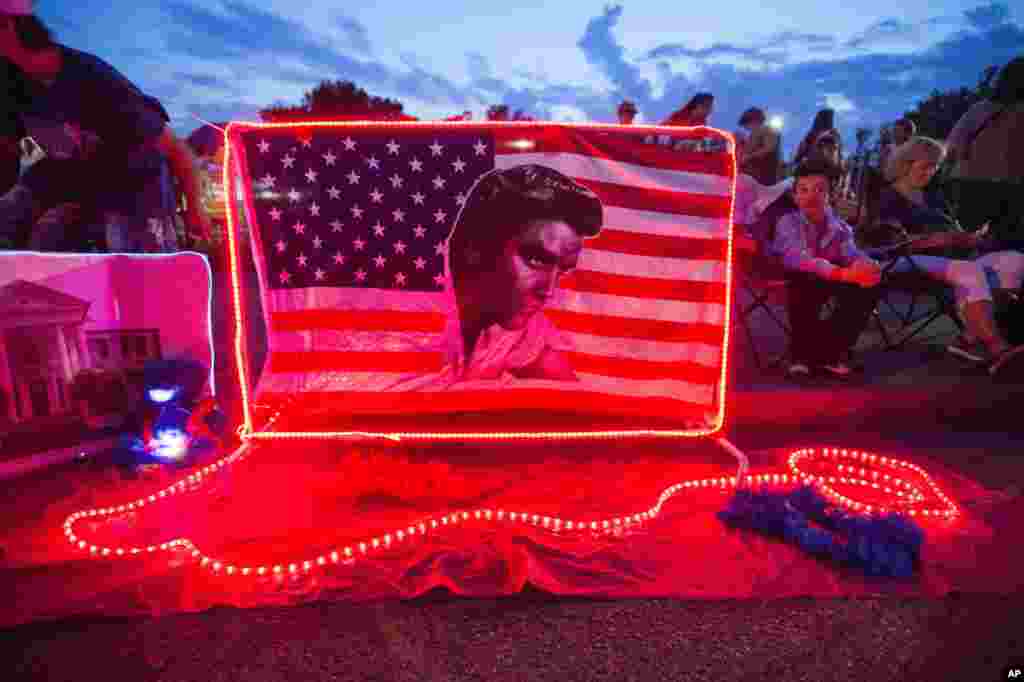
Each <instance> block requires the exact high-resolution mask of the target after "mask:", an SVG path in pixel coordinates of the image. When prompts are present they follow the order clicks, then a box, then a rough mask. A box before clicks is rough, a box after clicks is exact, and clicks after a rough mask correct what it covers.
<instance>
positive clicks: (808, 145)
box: [793, 109, 843, 166]
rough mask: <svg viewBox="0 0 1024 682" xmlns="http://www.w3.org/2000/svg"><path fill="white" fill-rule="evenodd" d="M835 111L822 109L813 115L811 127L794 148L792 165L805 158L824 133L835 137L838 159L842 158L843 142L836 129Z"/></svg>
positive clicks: (798, 163)
mask: <svg viewBox="0 0 1024 682" xmlns="http://www.w3.org/2000/svg"><path fill="white" fill-rule="evenodd" d="M835 118H836V112H835V111H834V110H832V109H822V110H821V111H819V112H818V113H817V114H815V116H814V122H813V123H812V124H811V129H810V130H809V131H808V132H807V135H805V136H804V139H803V140H802V141H801V142H800V146H799V147H797V149H796V156H794V157H793V165H794V166H798V165H800V164H801V163H802V162H803V161H804V160H806V158H807V157H808V156H809V155H810V154H811V152H813V151H814V148H815V147H816V146H817V145H818V140H819V139H820V138H821V137H822V136H824V135H833V136H835V138H836V144H837V146H838V147H839V160H840V162H841V161H842V158H843V142H842V137H840V135H839V131H838V130H836V122H835Z"/></svg>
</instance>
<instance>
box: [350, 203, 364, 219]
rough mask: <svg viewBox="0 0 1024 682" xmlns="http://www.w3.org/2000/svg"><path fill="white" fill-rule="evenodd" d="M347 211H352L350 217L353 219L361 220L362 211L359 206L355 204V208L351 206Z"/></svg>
mask: <svg viewBox="0 0 1024 682" xmlns="http://www.w3.org/2000/svg"><path fill="white" fill-rule="evenodd" d="M349 210H350V211H352V217H353V218H362V217H363V209H361V208H359V204H356V205H355V206H353V207H352V208H350V209H349Z"/></svg>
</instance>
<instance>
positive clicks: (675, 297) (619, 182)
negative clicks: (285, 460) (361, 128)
mask: <svg viewBox="0 0 1024 682" xmlns="http://www.w3.org/2000/svg"><path fill="white" fill-rule="evenodd" d="M349 132H350V131H343V132H342V134H348V133H349ZM524 138H525V139H527V140H528V142H527V143H525V144H524V143H523V139H524ZM496 144H497V150H496V151H497V154H496V166H497V167H498V168H509V167H513V166H517V165H521V164H525V163H538V164H543V165H545V166H549V167H552V168H554V169H556V170H559V171H560V172H562V173H564V174H566V175H568V176H570V177H572V178H574V179H575V180H577V181H578V182H580V183H581V184H584V185H586V186H588V187H590V188H591V189H593V190H594V191H595V192H597V194H598V195H599V196H600V197H601V199H602V202H603V203H604V206H605V214H604V217H605V220H604V225H603V227H602V230H601V233H600V234H599V235H598V236H597V237H595V238H593V239H588V240H586V242H585V243H584V251H583V253H582V254H581V257H580V261H579V266H578V268H577V270H576V271H575V272H574V273H572V274H571V275H568V276H566V277H565V278H563V280H562V281H561V282H560V288H561V291H560V292H559V293H560V295H559V296H557V297H556V300H555V301H554V302H552V303H551V304H550V305H549V306H548V308H547V309H546V311H545V314H546V315H547V316H548V317H549V318H550V319H551V320H552V322H554V323H555V325H556V326H557V327H558V328H559V329H560V330H562V331H564V332H566V333H567V334H568V335H569V336H570V337H571V338H572V340H573V342H574V343H575V348H576V351H575V352H574V353H572V354H571V355H570V361H571V363H572V365H573V367H574V369H575V370H576V373H577V375H578V377H579V378H580V382H578V383H576V382H559V381H536V380H529V381H527V380H517V381H515V382H513V383H511V384H503V385H502V386H501V387H500V388H498V389H497V390H495V389H494V388H493V387H492V388H491V389H490V391H488V388H487V386H486V385H483V384H479V383H478V384H465V385H458V386H456V387H454V388H452V389H449V390H447V391H445V395H444V397H440V396H438V395H437V394H433V396H432V397H430V398H429V399H426V398H424V397H422V396H412V395H411V394H410V396H409V402H408V406H409V407H410V409H421V410H422V409H427V410H444V409H457V408H458V407H459V406H460V405H461V406H462V408H463V409H465V408H467V407H470V408H471V407H480V406H481V405H486V406H506V407H508V406H519V407H544V406H548V407H551V406H556V407H557V406H559V405H562V406H565V405H577V406H582V405H590V406H597V407H600V404H602V403H603V404H604V407H605V408H607V409H610V410H612V411H617V410H621V409H625V408H626V406H628V407H629V411H634V412H643V411H644V410H645V407H644V405H645V404H646V406H647V407H649V408H651V410H652V411H653V412H655V413H661V412H665V413H669V414H672V415H675V414H679V413H680V412H681V411H682V412H688V413H689V414H691V415H699V416H704V417H708V418H709V419H710V417H711V416H712V415H713V414H714V412H716V411H717V410H716V403H717V396H718V388H719V387H718V383H719V381H720V379H721V364H722V361H723V354H722V348H723V344H724V342H725V321H726V305H727V298H726V297H727V286H726V285H727V282H726V278H727V266H726V265H727V264H726V258H727V255H726V254H727V243H728V231H729V211H730V205H731V192H732V182H733V180H732V162H731V159H729V158H728V156H727V155H726V154H716V155H711V154H700V153H687V152H679V151H672V150H666V149H664V148H662V147H659V146H657V145H642V144H633V143H629V142H626V141H624V140H622V139H619V138H616V137H613V136H611V135H608V134H605V133H601V132H598V131H595V130H586V129H579V128H570V127H562V126H551V127H548V128H542V129H531V130H529V131H516V130H510V129H501V128H499V129H498V130H497V140H496ZM446 301H447V298H446V294H444V293H442V292H438V293H430V292H409V291H405V292H403V291H382V290H359V289H353V290H345V289H333V288H309V289H304V290H271V291H269V292H266V293H265V296H264V303H265V305H266V306H267V310H268V311H269V318H270V324H271V329H270V330H269V349H270V354H269V361H268V365H267V367H266V370H265V371H264V373H263V375H262V377H261V379H260V384H259V390H258V393H259V394H261V395H262V396H264V397H267V396H273V395H278V394H293V393H294V392H296V391H311V392H315V393H317V394H318V395H320V396H321V397H326V396H327V395H328V394H330V395H334V396H335V397H338V398H339V399H342V400H350V399H351V398H352V397H353V396H352V394H353V393H357V394H362V395H360V396H358V397H357V400H356V401H355V402H351V401H350V402H349V403H348V404H349V406H350V407H351V408H352V409H354V410H359V409H366V410H368V411H387V410H388V409H390V410H396V409H400V406H403V405H405V404H406V403H405V398H406V396H403V397H402V398H401V399H400V400H398V399H396V395H395V394H394V393H392V394H390V395H386V396H384V397H382V396H381V394H380V391H384V390H386V389H387V387H388V386H390V385H392V384H394V383H395V382H396V381H397V380H399V379H401V378H403V377H408V376H409V375H410V373H412V374H416V373H422V374H429V373H431V372H435V371H437V370H439V369H440V367H441V366H442V364H443V356H442V354H441V353H440V352H439V350H438V347H439V342H440V337H441V333H442V331H443V328H444V323H445V319H446V315H447V313H448V310H447V306H448V305H450V304H449V303H447V302H446ZM637 398H645V399H647V400H646V401H637V400H636V399H637ZM538 402H539V403H540V404H538ZM687 408H689V409H688V410H687Z"/></svg>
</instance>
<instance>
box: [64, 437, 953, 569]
mask: <svg viewBox="0 0 1024 682" xmlns="http://www.w3.org/2000/svg"><path fill="white" fill-rule="evenodd" d="M251 447H252V445H251V443H249V442H246V443H244V444H243V445H242V446H241V447H239V448H238V449H237V450H235V451H234V452H232V453H231V454H229V455H227V456H226V457H224V458H222V459H220V460H217V461H216V462H213V463H212V464H209V465H207V466H205V467H203V468H202V469H200V470H199V471H197V472H195V473H192V474H189V475H188V476H186V477H185V478H182V479H180V480H179V481H176V482H175V483H173V484H171V485H170V486H168V487H166V488H164V489H162V490H160V491H158V492H156V493H154V494H151V495H149V496H146V497H142V498H139V499H137V500H135V501H133V502H130V503H128V504H121V505H116V506H110V507H102V508H96V509H87V510H82V511H78V512H75V513H73V514H71V515H69V516H68V517H67V518H66V519H65V521H64V525H63V530H64V535H65V538H66V539H67V541H68V542H69V543H70V544H71V545H72V546H73V547H75V548H77V549H79V550H81V551H87V552H88V553H89V555H90V556H94V557H122V558H130V557H136V556H139V555H141V554H153V553H155V552H156V551H158V550H159V551H162V552H167V551H171V552H173V551H177V550H178V549H179V548H180V549H181V550H183V551H186V552H188V553H189V554H190V556H191V558H192V559H194V560H195V561H196V563H198V565H199V567H200V568H204V569H209V571H210V572H211V573H213V574H214V575H222V576H236V575H237V576H239V577H248V576H253V577H256V578H259V577H264V576H284V575H285V574H289V575H298V574H300V573H302V574H307V573H310V572H312V571H313V570H318V569H322V568H324V567H326V566H327V565H328V564H331V565H336V564H339V563H342V564H344V565H351V564H354V562H355V561H356V560H357V559H359V558H364V557H367V556H370V555H371V554H374V553H375V552H377V551H381V550H384V549H388V548H390V547H391V546H392V545H394V544H397V543H402V542H404V541H405V540H406V538H410V539H411V538H413V537H419V536H426V535H428V534H429V533H430V532H432V531H437V530H441V529H443V528H446V527H448V526H452V527H454V526H456V525H459V524H461V523H463V522H472V521H484V522H494V523H499V522H507V523H510V524H516V523H518V524H528V525H532V526H534V527H538V528H543V529H546V530H550V531H553V532H563V531H564V532H591V533H610V532H615V531H617V530H624V529H633V528H634V527H639V526H641V525H643V524H644V523H646V522H648V521H652V520H654V519H656V518H657V517H658V516H659V515H660V513H661V511H662V508H663V507H664V505H665V503H666V502H668V501H669V500H670V499H671V498H673V497H675V496H676V495H677V494H678V493H679V492H680V491H683V490H696V489H705V488H720V489H722V490H726V489H734V488H738V487H741V486H739V485H737V481H741V482H742V484H743V485H749V486H762V487H763V486H792V485H799V484H809V485H812V486H814V487H816V488H817V489H818V490H819V491H820V492H821V493H822V495H823V496H824V497H825V498H826V499H827V500H829V501H830V502H831V503H832V504H834V505H836V506H837V507H841V508H845V509H847V510H849V511H853V512H856V513H861V514H868V515H871V514H888V513H893V512H897V513H903V514H906V515H909V516H911V517H915V518H918V517H924V518H928V519H936V520H946V521H953V520H955V519H956V518H958V517H959V516H960V509H959V507H958V506H957V504H956V503H955V502H954V501H953V500H952V499H951V498H950V497H949V496H947V495H946V494H945V493H944V492H943V491H942V490H941V489H940V488H939V486H938V485H937V484H936V483H935V482H934V480H932V478H931V476H929V475H928V473H927V472H926V471H925V470H924V469H923V468H921V467H919V466H917V465H916V464H913V463H910V462H907V461H903V460H898V459H893V458H888V457H880V456H878V455H875V454H871V453H867V452H864V451H861V450H852V449H847V448H820V449H819V448H802V449H799V450H794V451H793V452H791V453H790V455H789V457H788V459H787V464H788V469H789V473H781V474H780V473H765V474H756V475H746V476H742V475H740V476H739V477H737V476H719V477H710V478H702V479H691V480H686V481H682V482H679V483H676V484H674V485H672V486H669V487H667V488H665V489H664V490H663V491H662V492H661V494H660V495H659V496H658V498H657V502H656V503H655V504H654V505H653V506H652V507H650V508H649V509H646V510H643V511H641V512H638V513H633V514H625V515H622V516H617V517H611V518H604V519H594V520H590V521H578V520H568V519H563V518H561V517H558V516H552V515H549V514H546V515H542V514H536V513H531V512H523V511H509V510H505V509H497V510H495V509H490V508H477V509H464V510H456V511H453V512H449V513H448V514H445V515H443V516H440V517H436V516H434V517H425V518H423V519H421V520H419V521H417V522H413V523H411V524H409V525H403V526H402V527H401V528H397V529H395V530H392V531H391V532H389V533H385V534H383V535H377V536H374V537H371V538H365V539H363V540H361V541H359V542H353V543H352V544H349V545H345V546H338V547H333V548H332V549H331V550H330V551H328V552H325V553H324V554H321V555H319V556H317V557H306V558H303V559H292V560H289V561H285V562H279V563H278V562H275V563H269V564H257V565H253V566H237V565H236V564H234V563H230V562H227V561H226V560H223V559H219V558H217V557H211V556H208V555H206V554H204V553H203V552H202V550H201V549H200V548H199V547H197V546H196V545H195V544H194V543H193V542H192V541H191V540H189V539H188V538H174V539H171V540H168V541H165V542H162V543H159V544H152V545H147V546H145V547H143V546H131V547H110V546H105V545H96V544H94V543H91V542H89V541H87V540H86V539H85V538H84V537H82V536H80V535H77V534H75V531H74V526H75V524H76V523H77V522H79V521H81V520H83V519H95V518H100V519H106V518H108V517H113V516H116V515H121V514H126V513H131V512H134V511H137V510H139V509H143V508H145V507H146V506H148V505H152V504H156V503H159V502H160V501H165V500H167V499H169V498H171V497H173V496H174V495H175V494H178V493H184V492H186V491H187V489H188V485H189V484H190V483H191V484H196V485H201V484H203V482H204V475H208V474H212V473H216V472H217V471H219V470H220V469H222V468H224V467H226V466H229V465H234V464H236V463H238V462H241V461H242V460H244V459H245V458H246V456H247V453H248V451H249V450H250V448H251ZM819 453H820V454H819ZM808 459H821V460H822V461H824V462H831V463H832V464H833V465H834V466H835V468H836V473H837V474H839V475H838V476H836V475H828V476H826V475H820V474H819V475H813V474H809V473H806V472H805V471H803V470H802V469H801V467H800V465H801V463H802V462H803V461H805V460H808ZM837 460H850V461H852V462H853V464H840V463H838V462H837ZM744 465H745V462H744V461H743V460H741V468H740V471H741V472H742V471H743V467H744ZM876 465H880V466H882V467H889V468H891V469H893V470H894V471H895V472H896V474H897V475H895V476H894V475H893V474H889V473H882V472H880V471H878V470H877V469H876V470H873V471H870V472H869V471H868V468H867V467H874V466H876ZM907 473H910V474H916V475H917V476H919V477H920V478H921V479H922V480H923V481H924V483H925V485H926V487H927V489H928V492H930V493H931V494H932V495H933V496H934V497H936V498H938V500H939V502H941V506H936V507H926V508H924V509H918V508H913V505H915V504H920V503H922V502H924V500H925V499H926V496H925V494H924V492H922V490H921V489H920V488H919V487H918V486H915V485H914V484H913V483H910V482H909V481H907V480H906V479H905V478H904V477H905V476H906V474H907ZM206 480H207V481H208V480H209V477H208V476H207V478H206ZM837 484H841V485H853V486H859V487H869V488H872V489H873V490H876V491H880V492H882V493H885V494H889V495H892V496H893V497H894V499H893V501H892V502H891V503H889V504H888V505H886V506H882V505H881V504H877V505H871V504H867V503H864V502H860V501H857V500H855V499H853V498H852V497H849V496H847V495H844V494H842V493H840V492H838V490H836V488H835V486H836V485H837ZM900 507H903V508H904V509H900Z"/></svg>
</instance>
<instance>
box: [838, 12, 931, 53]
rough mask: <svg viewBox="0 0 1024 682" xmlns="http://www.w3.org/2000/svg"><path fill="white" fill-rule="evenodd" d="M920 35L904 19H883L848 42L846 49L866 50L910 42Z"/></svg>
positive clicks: (917, 30)
mask: <svg viewBox="0 0 1024 682" xmlns="http://www.w3.org/2000/svg"><path fill="white" fill-rule="evenodd" d="M918 35H919V28H918V26H917V25H915V24H910V23H907V22H905V21H903V20H902V19H883V20H881V21H878V22H876V23H874V24H872V25H871V26H869V27H868V28H867V29H865V30H864V31H863V32H861V33H860V35H858V36H856V37H854V38H851V39H850V40H848V41H847V42H846V47H848V48H852V49H864V48H867V47H871V46H872V45H876V44H878V43H891V42H892V41H910V40H914V39H916V38H917V37H918Z"/></svg>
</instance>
